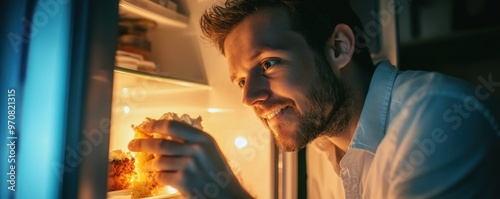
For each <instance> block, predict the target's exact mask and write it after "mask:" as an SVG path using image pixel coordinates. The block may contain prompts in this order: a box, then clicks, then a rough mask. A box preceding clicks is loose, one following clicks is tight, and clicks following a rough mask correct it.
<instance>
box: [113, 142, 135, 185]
mask: <svg viewBox="0 0 500 199" xmlns="http://www.w3.org/2000/svg"><path fill="white" fill-rule="evenodd" d="M134 163H135V160H134V157H132V155H131V154H130V152H123V151H122V150H114V151H111V152H110V153H109V164H108V191H116V190H122V189H128V188H129V187H130V182H131V179H132V178H133V177H134V175H135V171H134V170H135V164H134Z"/></svg>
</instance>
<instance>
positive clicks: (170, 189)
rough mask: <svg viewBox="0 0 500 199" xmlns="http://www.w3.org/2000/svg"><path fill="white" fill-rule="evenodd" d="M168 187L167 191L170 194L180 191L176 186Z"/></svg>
mask: <svg viewBox="0 0 500 199" xmlns="http://www.w3.org/2000/svg"><path fill="white" fill-rule="evenodd" d="M166 189H167V192H168V193H169V194H173V193H177V192H179V191H177V189H175V188H173V187H171V186H168V185H167V188H166Z"/></svg>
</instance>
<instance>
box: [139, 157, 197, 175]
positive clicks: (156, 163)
mask: <svg viewBox="0 0 500 199" xmlns="http://www.w3.org/2000/svg"><path fill="white" fill-rule="evenodd" d="M191 164H192V159H191V158H189V157H172V156H159V157H156V158H154V159H152V160H151V161H150V162H148V163H147V164H146V168H145V169H146V171H164V172H175V171H183V170H185V168H187V167H189V166H190V165H191Z"/></svg>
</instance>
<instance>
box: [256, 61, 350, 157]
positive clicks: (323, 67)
mask: <svg viewBox="0 0 500 199" xmlns="http://www.w3.org/2000/svg"><path fill="white" fill-rule="evenodd" d="M315 60H316V61H315V62H316V69H317V70H316V71H317V78H316V81H314V83H313V84H311V87H310V88H309V89H308V90H309V92H308V93H307V95H306V96H307V98H308V99H309V101H308V102H307V103H306V104H305V107H306V109H305V110H307V111H306V112H304V113H303V114H300V113H299V111H298V109H297V108H296V105H295V103H294V102H293V100H291V99H287V98H282V99H278V100H274V101H268V102H264V103H265V104H263V107H269V108H271V109H272V108H273V107H287V108H289V109H290V110H291V111H294V112H295V114H296V115H298V120H299V123H298V125H297V128H296V129H295V132H285V130H284V129H287V128H289V127H290V125H289V124H288V123H287V122H284V121H280V122H279V123H278V125H277V126H276V127H275V130H274V131H273V130H272V129H271V128H270V127H269V125H268V124H267V121H266V120H265V119H261V120H262V122H263V123H264V124H265V125H266V126H267V128H268V129H269V130H271V131H272V134H273V137H274V139H275V143H276V145H277V146H278V148H280V149H281V150H283V151H297V150H300V149H302V148H304V147H305V146H306V145H307V144H308V143H310V142H312V141H313V140H314V139H316V138H318V137H320V136H339V135H340V134H342V133H343V132H346V129H347V128H348V125H349V121H350V119H351V109H352V108H351V107H352V105H351V103H352V102H351V100H350V95H348V92H347V85H346V84H345V83H344V82H343V81H341V80H340V79H339V78H337V77H336V76H335V75H334V74H333V71H332V70H331V68H330V66H329V65H328V64H326V61H324V59H321V58H318V57H316V59H315ZM254 111H255V112H256V113H257V114H258V113H260V112H262V110H260V109H259V108H258V107H255V108H254ZM258 115H259V114H258Z"/></svg>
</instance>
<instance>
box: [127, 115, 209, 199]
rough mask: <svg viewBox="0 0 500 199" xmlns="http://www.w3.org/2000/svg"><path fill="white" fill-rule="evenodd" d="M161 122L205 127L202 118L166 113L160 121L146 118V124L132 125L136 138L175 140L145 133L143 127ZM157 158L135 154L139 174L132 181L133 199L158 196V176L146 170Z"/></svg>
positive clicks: (140, 153)
mask: <svg viewBox="0 0 500 199" xmlns="http://www.w3.org/2000/svg"><path fill="white" fill-rule="evenodd" d="M159 120H176V121H182V122H184V123H187V124H189V125H191V126H193V127H195V128H198V129H200V130H203V126H202V125H201V121H202V119H201V116H198V117H197V118H191V117H190V116H189V115H187V114H183V115H182V116H181V117H179V116H178V115H177V114H176V113H172V112H169V113H165V114H163V115H162V116H161V117H160V119H157V120H156V119H152V118H146V120H145V121H144V122H142V123H141V124H140V125H138V126H134V125H132V128H133V129H134V131H135V135H134V137H135V138H136V139H137V138H164V139H168V140H175V139H174V138H172V137H170V136H166V135H161V134H157V133H153V132H145V131H143V127H144V126H145V125H148V124H149V123H151V122H155V121H159ZM153 158H155V154H152V153H145V152H137V153H135V159H136V161H135V167H136V172H137V177H136V178H134V179H133V180H132V186H131V188H130V190H131V192H132V198H141V197H147V196H154V195H156V194H158V192H159V190H160V187H159V185H158V183H157V182H156V174H155V173H153V172H148V171H146V170H145V164H146V162H148V161H150V160H152V159H153Z"/></svg>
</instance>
